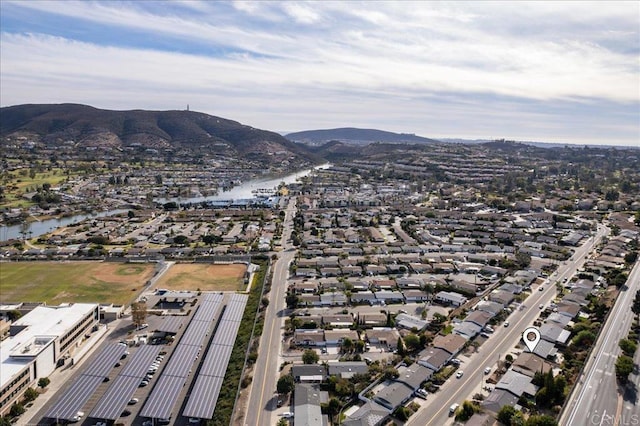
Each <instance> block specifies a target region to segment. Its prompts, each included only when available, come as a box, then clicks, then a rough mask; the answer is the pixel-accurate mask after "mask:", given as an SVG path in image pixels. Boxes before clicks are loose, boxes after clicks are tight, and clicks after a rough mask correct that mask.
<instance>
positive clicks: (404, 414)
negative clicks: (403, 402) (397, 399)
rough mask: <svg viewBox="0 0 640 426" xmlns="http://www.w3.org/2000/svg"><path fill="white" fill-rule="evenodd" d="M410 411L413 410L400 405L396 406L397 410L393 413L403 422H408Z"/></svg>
mask: <svg viewBox="0 0 640 426" xmlns="http://www.w3.org/2000/svg"><path fill="white" fill-rule="evenodd" d="M410 413H411V412H410V411H409V409H407V407H403V406H400V407H398V408H396V411H395V412H394V413H393V414H394V415H395V416H396V417H397V419H398V420H400V421H401V422H406V421H407V420H409V415H410Z"/></svg>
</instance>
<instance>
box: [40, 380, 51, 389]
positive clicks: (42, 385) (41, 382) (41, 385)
mask: <svg viewBox="0 0 640 426" xmlns="http://www.w3.org/2000/svg"><path fill="white" fill-rule="evenodd" d="M49 383H51V380H49V378H48V377H41V378H40V380H38V386H39V387H41V388H42V389H44V388H46V387H47V386H49Z"/></svg>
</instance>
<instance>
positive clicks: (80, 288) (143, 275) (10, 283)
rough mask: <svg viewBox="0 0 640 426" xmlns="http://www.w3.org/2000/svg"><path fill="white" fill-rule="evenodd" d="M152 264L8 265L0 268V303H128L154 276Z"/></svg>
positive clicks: (68, 263)
mask: <svg viewBox="0 0 640 426" xmlns="http://www.w3.org/2000/svg"><path fill="white" fill-rule="evenodd" d="M153 270H154V265H152V264H129V263H108V262H10V263H2V264H0V301H2V302H46V303H48V304H59V303H63V302H90V303H116V304H126V303H129V302H130V301H131V300H132V299H133V298H134V297H135V296H136V295H137V293H136V291H137V290H141V289H142V287H143V285H144V283H145V282H146V281H147V280H148V279H149V278H151V277H152V276H153Z"/></svg>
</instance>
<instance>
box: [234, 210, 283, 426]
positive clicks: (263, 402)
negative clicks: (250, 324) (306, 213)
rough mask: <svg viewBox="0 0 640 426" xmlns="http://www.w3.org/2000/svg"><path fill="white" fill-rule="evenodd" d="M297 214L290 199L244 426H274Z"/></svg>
mask: <svg viewBox="0 0 640 426" xmlns="http://www.w3.org/2000/svg"><path fill="white" fill-rule="evenodd" d="M295 212H296V205H295V198H291V200H290V202H289V204H288V206H287V209H286V210H285V219H284V229H283V232H282V242H283V243H282V244H283V248H284V251H282V252H280V253H279V254H278V259H277V260H276V261H275V263H274V265H273V279H272V282H271V292H270V293H269V296H268V297H269V305H268V306H267V310H266V312H265V319H264V328H263V331H262V337H261V339H260V350H259V354H258V359H257V361H256V366H255V370H254V373H253V380H252V382H253V384H252V386H251V393H250V395H249V403H248V404H247V414H246V418H245V422H244V424H245V425H247V426H261V425H273V424H274V423H275V421H272V416H273V413H274V411H275V409H276V404H277V397H276V395H275V390H276V382H277V380H278V371H279V367H280V366H279V361H280V350H281V345H282V343H281V340H282V328H283V327H284V320H285V317H286V315H285V314H284V313H285V309H286V305H285V295H286V293H287V278H288V277H289V264H290V263H291V261H292V260H293V258H294V256H295V251H294V250H292V248H293V246H291V244H290V243H288V242H287V241H289V239H290V236H291V229H292V226H293V216H294V215H295Z"/></svg>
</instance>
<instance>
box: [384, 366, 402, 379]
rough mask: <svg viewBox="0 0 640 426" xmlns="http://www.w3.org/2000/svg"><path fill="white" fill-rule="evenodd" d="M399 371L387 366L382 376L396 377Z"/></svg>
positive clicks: (386, 377) (387, 377)
mask: <svg viewBox="0 0 640 426" xmlns="http://www.w3.org/2000/svg"><path fill="white" fill-rule="evenodd" d="M399 375H400V373H398V370H396V369H395V368H393V367H391V366H389V367H386V368H385V369H384V378H385V380H391V379H396V378H397V377H398V376H399Z"/></svg>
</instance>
